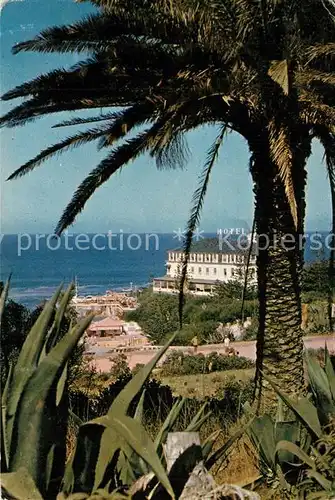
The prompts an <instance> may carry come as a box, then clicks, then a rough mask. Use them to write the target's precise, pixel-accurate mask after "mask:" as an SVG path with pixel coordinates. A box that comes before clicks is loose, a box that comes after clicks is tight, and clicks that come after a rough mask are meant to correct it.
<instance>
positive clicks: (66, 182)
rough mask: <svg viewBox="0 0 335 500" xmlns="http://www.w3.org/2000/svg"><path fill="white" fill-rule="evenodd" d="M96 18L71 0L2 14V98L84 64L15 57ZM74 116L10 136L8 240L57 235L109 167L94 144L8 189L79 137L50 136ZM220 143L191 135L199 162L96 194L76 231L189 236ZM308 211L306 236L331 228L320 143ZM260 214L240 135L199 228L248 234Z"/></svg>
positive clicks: (142, 167)
mask: <svg viewBox="0 0 335 500" xmlns="http://www.w3.org/2000/svg"><path fill="white" fill-rule="evenodd" d="M92 11H93V8H92V7H91V6H90V5H89V4H87V3H84V4H76V3H74V2H73V1H72V0H62V1H55V0H44V1H43V2H42V1H37V0H36V1H34V0H27V1H17V2H12V3H8V4H6V5H5V7H4V8H3V9H2V12H1V39H0V44H1V93H4V92H5V91H7V90H8V89H10V88H12V87H14V86H15V85H18V84H20V83H22V82H24V81H25V80H28V79H31V78H34V77H35V76H37V75H38V74H39V73H45V72H47V71H50V70H51V69H53V68H55V67H60V66H67V65H71V64H74V63H75V62H77V60H78V58H77V56H72V55H64V56H60V55H55V54H48V55H41V54H33V53H23V54H19V55H16V56H13V55H12V54H11V47H12V46H13V45H14V44H15V43H17V42H19V41H22V40H25V39H29V38H31V37H33V36H34V35H35V34H37V33H38V32H39V31H40V30H41V29H44V28H46V27H48V26H50V25H55V24H65V23H69V22H73V21H75V20H77V19H79V18H80V17H82V16H83V15H85V14H87V13H89V12H92ZM15 102H16V101H15ZM13 104H14V101H13V102H9V103H4V102H2V103H1V104H0V107H1V114H3V113H4V112H6V111H7V110H9V109H10V108H11V107H12V106H13ZM93 114H94V113H93ZM68 116H69V115H68V114H65V113H63V114H61V115H58V116H56V115H55V116H53V117H48V118H42V119H40V120H37V121H36V122H35V123H33V124H30V125H27V126H25V127H21V128H16V129H2V130H1V136H0V140H1V143H0V146H1V157H0V160H1V186H0V188H1V232H2V233H15V232H31V233H36V232H52V230H53V228H54V227H55V225H56V223H57V221H58V218H59V217H60V215H61V213H62V210H63V208H64V207H65V205H66V204H67V203H68V201H69V200H70V198H71V195H72V193H73V191H74V189H75V188H76V187H77V186H78V184H79V183H80V181H81V180H82V179H83V178H84V176H85V175H86V174H88V173H89V171H90V170H91V169H92V168H94V167H95V165H96V164H97V163H98V161H99V160H100V158H102V156H103V155H102V154H101V153H100V152H97V151H96V149H95V147H94V145H87V146H85V147H82V148H80V149H77V150H75V151H72V152H68V153H65V154H63V155H61V156H59V157H58V158H56V157H55V158H53V159H51V160H49V161H48V162H46V163H45V164H43V165H42V166H41V167H39V168H37V169H36V170H35V171H34V172H32V173H30V174H29V175H28V176H26V177H23V178H22V179H19V180H16V181H12V182H5V178H6V177H7V176H8V175H9V174H10V173H11V172H12V171H13V170H14V169H15V168H17V167H18V166H20V165H21V164H22V163H23V162H25V161H26V160H27V159H29V158H31V157H33V156H35V155H36V154H37V153H38V152H39V151H40V150H41V149H42V148H44V147H46V146H48V145H49V144H51V143H54V142H57V141H58V140H59V139H61V138H63V137H66V136H67V135H68V134H70V133H71V132H73V130H72V131H70V130H68V129H54V130H52V129H51V126H52V125H53V124H54V123H57V122H58V121H61V120H62V119H64V118H68ZM71 116H73V115H71ZM216 134H217V131H216V130H215V129H213V128H209V127H205V128H203V129H201V130H198V131H196V132H193V133H191V134H190V135H189V149H190V151H191V155H190V158H189V161H188V163H187V166H186V168H185V169H184V170H182V171H181V170H176V171H157V169H156V166H155V163H154V161H153V160H152V159H150V158H149V157H142V158H140V159H138V160H136V161H135V162H134V163H133V164H130V165H128V166H126V167H124V168H123V170H122V172H121V173H120V174H118V175H116V176H115V177H112V178H111V179H110V180H109V182H108V183H107V184H106V185H105V186H103V187H102V188H100V189H99V190H98V191H97V192H96V193H95V195H94V196H93V197H92V198H91V200H90V201H89V202H88V203H87V205H86V208H85V210H84V212H83V213H82V214H81V215H80V216H79V217H78V219H77V222H76V223H75V224H74V225H73V226H72V228H71V231H73V232H82V231H87V232H107V231H108V230H112V231H119V230H120V229H123V230H124V231H132V232H133V231H134V232H142V231H149V230H150V231H159V232H168V231H173V230H176V229H177V228H179V227H184V226H185V223H186V220H187V217H188V214H189V209H190V202H191V198H192V193H193V190H194V189H195V188H196V186H197V177H198V175H199V173H200V171H201V167H202V165H203V163H204V160H205V156H206V149H207V148H208V147H209V145H210V144H211V141H212V140H213V139H214V138H215V136H216ZM105 154H106V153H105ZM307 202H308V210H307V228H308V229H309V230H314V229H315V230H328V229H330V195H329V187H328V180H327V176H326V170H325V167H324V165H323V164H322V149H321V147H320V146H319V144H317V143H315V144H314V146H313V156H312V158H311V159H310V161H309V164H308V191H307ZM252 214H253V196H252V183H251V179H250V174H249V172H248V149H247V146H246V144H245V142H244V140H243V139H242V138H240V137H239V136H237V135H236V134H231V135H229V136H228V138H227V139H226V142H225V144H224V147H223V148H222V150H221V154H220V157H219V160H218V163H217V165H216V167H215V170H214V173H213V175H212V178H211V182H210V186H209V189H208V194H207V198H206V203H205V208H204V211H203V216H202V222H201V224H200V227H201V229H204V230H205V231H208V232H211V231H216V229H217V228H227V227H241V226H244V227H246V225H247V224H250V223H251V220H252Z"/></svg>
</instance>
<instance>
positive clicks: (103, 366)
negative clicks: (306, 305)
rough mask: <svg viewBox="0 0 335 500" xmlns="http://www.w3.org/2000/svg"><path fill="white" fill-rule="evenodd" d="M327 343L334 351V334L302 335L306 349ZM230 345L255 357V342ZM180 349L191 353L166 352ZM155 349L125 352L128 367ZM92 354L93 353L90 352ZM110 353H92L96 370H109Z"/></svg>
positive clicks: (203, 349)
mask: <svg viewBox="0 0 335 500" xmlns="http://www.w3.org/2000/svg"><path fill="white" fill-rule="evenodd" d="M325 344H327V347H328V350H329V351H332V352H335V336H334V335H319V336H317V337H304V346H305V348H307V349H319V348H320V347H324V346H325ZM231 346H232V347H234V349H235V350H236V351H237V352H238V353H239V356H244V357H246V358H249V359H253V360H255V359H256V342H255V341H247V342H232V343H231ZM176 349H177V350H181V351H184V352H189V353H193V348H192V347H187V346H186V347H185V346H173V347H170V348H169V349H168V351H167V353H169V352H171V350H176ZM224 351H225V347H224V346H223V345H222V344H207V345H203V346H199V349H198V352H199V353H203V354H210V353H211V352H218V353H224ZM156 352H157V351H140V350H138V351H131V352H126V353H125V354H126V356H127V359H128V364H129V367H130V368H134V366H136V365H137V364H138V363H141V364H146V363H148V362H149V361H150V360H151V359H152V358H153V356H154V355H155V354H156ZM92 354H93V353H92ZM111 356H112V355H111V354H110V353H108V352H107V349H103V348H100V349H99V351H98V352H96V353H94V359H93V361H92V364H93V365H95V366H96V368H97V370H99V371H102V372H108V371H109V370H110V366H111V361H110V359H109V358H110V357H111Z"/></svg>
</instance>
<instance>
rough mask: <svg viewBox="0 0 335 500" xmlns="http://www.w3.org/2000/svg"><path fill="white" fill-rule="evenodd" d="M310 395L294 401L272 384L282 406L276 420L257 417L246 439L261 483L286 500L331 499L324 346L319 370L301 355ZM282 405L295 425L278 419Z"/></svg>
mask: <svg viewBox="0 0 335 500" xmlns="http://www.w3.org/2000/svg"><path fill="white" fill-rule="evenodd" d="M305 361H306V369H307V373H308V379H309V387H310V389H311V394H310V395H309V396H308V397H305V398H301V399H300V400H298V401H294V400H293V399H291V398H290V397H289V396H287V395H286V394H285V393H284V392H282V391H281V390H280V389H279V388H278V387H277V386H276V385H275V384H274V383H273V382H272V381H271V380H270V379H267V380H268V382H269V383H270V384H271V385H272V387H273V388H274V389H275V391H276V392H277V394H278V396H279V398H280V402H279V411H278V415H277V419H276V420H274V419H273V418H272V417H270V416H268V415H264V416H260V417H255V418H254V419H253V421H252V422H251V424H250V426H249V428H248V434H249V437H250V438H251V441H252V442H253V444H254V446H255V448H256V449H257V451H258V454H259V463H260V471H261V474H262V477H263V479H264V480H267V482H268V483H271V484H272V486H273V487H275V488H279V489H280V490H281V492H282V495H283V496H284V495H289V498H292V496H293V498H294V496H297V497H298V498H306V499H308V500H313V499H319V498H320V499H321V498H333V497H335V372H334V368H333V366H332V362H331V359H330V356H329V352H328V350H327V347H325V354H324V360H323V365H324V367H322V366H321V365H320V364H319V363H318V362H317V360H316V358H315V357H314V356H313V355H311V354H309V353H307V352H306V353H305ZM283 404H285V405H286V406H287V407H288V408H289V409H290V411H291V412H292V416H294V417H295V419H294V420H290V421H287V420H286V421H285V420H284V419H283V418H282V415H283V412H282V411H281V409H282V405H283Z"/></svg>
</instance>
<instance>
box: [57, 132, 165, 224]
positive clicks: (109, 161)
mask: <svg viewBox="0 0 335 500" xmlns="http://www.w3.org/2000/svg"><path fill="white" fill-rule="evenodd" d="M160 126H161V122H156V123H155V124H154V125H153V126H152V127H151V128H150V129H149V130H147V131H145V132H141V133H140V134H138V135H137V136H136V137H134V138H132V139H129V140H128V141H126V142H125V143H124V144H121V145H120V146H119V147H117V148H116V149H114V151H112V152H111V153H110V154H109V155H108V156H107V158H105V159H104V160H102V162H101V163H100V164H99V165H98V166H97V167H96V168H95V169H94V170H92V172H91V173H90V174H89V175H88V176H87V177H86V179H84V181H83V182H82V183H81V184H80V186H79V187H78V188H77V190H76V192H75V193H74V195H73V197H72V200H71V201H70V203H69V204H68V205H67V207H66V208H65V210H64V212H63V215H62V217H61V218H60V220H59V222H58V224H57V227H56V230H55V233H56V234H61V233H62V232H63V231H64V230H65V229H66V228H67V227H68V226H70V225H71V224H73V222H74V221H75V219H76V217H77V215H78V214H79V213H80V212H81V211H82V210H83V208H84V206H85V204H86V202H87V201H88V200H89V199H90V197H91V196H92V195H93V193H94V192H95V191H96V190H97V189H98V188H99V187H100V186H101V185H102V184H104V183H105V182H106V181H107V180H108V179H109V178H110V177H111V176H112V175H113V174H114V173H115V172H117V171H118V170H119V169H120V168H121V167H123V166H124V165H126V164H128V163H129V162H130V161H133V160H134V159H135V158H137V157H138V156H139V155H140V154H141V153H143V152H144V151H145V150H147V149H148V148H150V145H151V141H152V138H153V137H154V136H155V134H156V133H157V130H159V128H160Z"/></svg>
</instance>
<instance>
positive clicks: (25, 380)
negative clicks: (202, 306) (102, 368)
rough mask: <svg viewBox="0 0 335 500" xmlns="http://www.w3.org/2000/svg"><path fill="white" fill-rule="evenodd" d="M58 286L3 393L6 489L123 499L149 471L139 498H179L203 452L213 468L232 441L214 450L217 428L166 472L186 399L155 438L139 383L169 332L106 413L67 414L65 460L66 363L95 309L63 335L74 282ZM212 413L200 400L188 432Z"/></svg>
mask: <svg viewBox="0 0 335 500" xmlns="http://www.w3.org/2000/svg"><path fill="white" fill-rule="evenodd" d="M8 288H9V284H8V283H7V285H6V287H5V289H4V292H3V294H2V296H1V303H0V314H1V313H2V311H3V308H4V305H5V301H6V296H7V293H8ZM61 288H62V287H59V288H58V290H57V291H56V292H55V294H54V296H53V297H52V299H51V300H50V301H49V302H48V303H47V304H46V305H45V307H44V309H43V311H42V312H41V314H40V316H39V317H38V319H37V320H36V322H35V324H34V325H33V327H32V329H31V331H30V332H29V334H28V336H27V338H26V340H25V343H24V345H23V347H22V350H21V352H20V355H19V358H18V361H17V364H16V365H15V367H13V368H12V369H11V371H10V373H9V376H8V380H7V382H6V386H5V388H4V391H3V396H2V413H1V430H2V433H1V456H2V460H3V471H4V474H3V475H2V478H1V483H2V488H3V491H4V492H5V494H7V495H8V496H9V497H10V498H16V499H17V500H25V499H27V498H30V499H32V500H40V499H43V498H47V499H53V498H56V497H57V499H58V500H61V499H62V498H73V500H74V499H77V500H80V499H84V498H92V499H93V498H94V499H95V500H98V499H99V498H100V499H103V498H106V499H107V498H110V499H112V498H113V499H116V498H127V491H129V489H130V487H131V486H132V485H133V483H135V482H136V480H138V479H139V478H141V477H142V476H143V477H146V476H148V474H149V473H150V481H149V482H148V487H147V488H144V489H142V490H143V495H145V496H142V497H141V498H146V495H147V489H148V488H149V490H150V494H151V496H150V498H156V499H158V498H163V497H164V495H165V496H166V497H167V498H176V497H177V496H178V495H177V492H178V491H179V490H180V488H181V487H183V485H185V484H186V482H187V480H188V477H189V474H190V473H191V472H192V470H193V469H194V467H195V465H196V464H197V463H198V461H199V460H200V458H201V460H202V461H205V465H206V466H207V467H208V468H210V467H211V466H212V465H213V464H214V463H215V461H216V460H218V459H220V458H221V457H223V456H225V454H226V453H227V450H228V449H229V447H230V446H231V444H232V443H233V441H234V439H233V438H232V439H230V440H229V441H228V442H227V443H226V444H225V445H224V446H223V447H221V448H220V449H218V450H216V451H215V452H214V453H212V449H213V444H214V442H215V440H216V438H217V436H218V433H217V432H216V433H214V434H212V435H211V436H209V437H208V438H207V439H206V440H205V442H204V443H203V445H202V447H200V449H197V450H193V451H192V450H191V451H190V452H189V453H188V454H186V456H185V457H183V458H180V459H179V461H178V463H176V466H175V467H174V470H173V471H172V472H171V471H170V472H171V473H170V474H169V473H168V471H167V467H166V461H165V457H164V454H163V445H164V442H165V440H166V437H167V435H168V433H169V432H170V431H171V430H172V428H173V426H174V424H175V422H176V420H177V418H178V415H179V414H180V411H181V409H182V407H183V405H184V404H185V399H181V400H177V401H176V403H175V404H174V406H173V408H172V409H171V411H170V413H169V415H168V417H167V418H166V420H165V422H164V423H163V425H162V427H161V429H160V430H159V432H158V434H157V436H156V438H155V440H154V441H152V440H151V438H150V437H149V435H148V433H147V431H146V430H145V427H144V426H143V423H142V415H143V402H144V391H143V386H144V383H145V381H146V380H147V379H148V377H149V376H150V374H151V372H152V370H153V369H154V367H155V366H156V364H157V362H158V361H159V359H160V358H161V357H162V355H163V354H164V353H165V351H166V350H167V348H168V347H169V345H170V344H171V342H172V341H173V338H174V336H172V337H171V339H170V341H169V342H168V343H167V344H166V346H165V347H164V348H162V349H161V351H159V352H158V353H157V354H156V356H155V357H154V358H153V359H152V360H151V361H150V362H149V363H148V364H147V365H146V366H144V367H143V368H142V369H141V370H140V371H139V372H138V373H137V374H136V375H134V377H133V378H132V379H131V380H130V381H129V382H128V384H127V385H126V386H125V388H124V389H123V390H122V391H121V392H120V393H119V394H118V396H117V397H116V398H115V399H114V401H113V403H112V405H111V406H110V408H109V411H108V412H107V414H106V415H104V416H101V417H99V418H95V419H94V420H91V421H89V422H85V423H84V422H82V421H80V419H79V418H78V417H76V416H75V415H71V417H72V418H74V419H75V421H76V423H77V424H78V426H79V431H78V437H77V442H76V447H75V449H74V450H73V452H72V454H71V455H70V457H69V459H68V461H67V462H66V457H65V442H66V432H67V423H68V419H69V414H70V412H69V410H68V407H67V369H66V367H67V362H68V360H69V357H70V356H71V353H72V351H73V349H74V348H75V346H76V344H77V343H78V341H79V339H80V338H81V336H82V334H83V332H84V331H85V330H86V328H87V327H88V325H89V324H90V322H91V320H92V315H90V316H88V317H87V318H84V319H83V320H82V321H81V322H80V323H78V324H76V325H75V326H73V327H70V329H69V331H68V332H67V333H65V334H63V336H61V335H60V331H61V330H60V325H61V322H62V318H63V316H64V314H65V311H66V308H67V306H68V304H69V300H70V297H71V293H72V290H73V285H70V286H69V287H68V289H67V290H66V292H65V294H64V295H63V296H62V298H61V299H60V300H59V297H60V294H61ZM52 318H54V319H53V320H52ZM50 324H51V326H50ZM139 395H140V399H139V402H138V404H137V406H136V409H135V412H134V414H133V415H132V416H131V415H130V412H131V403H132V401H133V400H134V398H135V397H136V396H137V397H138V396H139ZM209 415H210V413H209V412H207V413H206V405H204V406H203V407H202V408H201V409H200V410H199V412H198V413H197V414H196V415H195V416H194V418H193V419H192V421H191V422H190V423H189V425H188V427H187V428H186V431H187V432H197V431H198V430H199V429H200V427H201V425H202V424H203V423H204V422H205V420H206V419H207V418H208V417H209ZM242 432H243V431H242V430H241V431H240V433H238V434H236V436H235V437H238V435H239V434H241V433H242ZM195 451H196V453H195ZM177 472H178V481H177V482H176V480H175V479H176V473H177ZM171 474H172V475H171ZM138 498H140V497H138Z"/></svg>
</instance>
